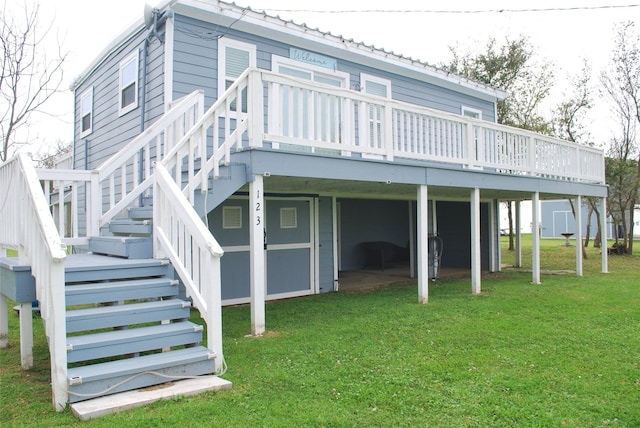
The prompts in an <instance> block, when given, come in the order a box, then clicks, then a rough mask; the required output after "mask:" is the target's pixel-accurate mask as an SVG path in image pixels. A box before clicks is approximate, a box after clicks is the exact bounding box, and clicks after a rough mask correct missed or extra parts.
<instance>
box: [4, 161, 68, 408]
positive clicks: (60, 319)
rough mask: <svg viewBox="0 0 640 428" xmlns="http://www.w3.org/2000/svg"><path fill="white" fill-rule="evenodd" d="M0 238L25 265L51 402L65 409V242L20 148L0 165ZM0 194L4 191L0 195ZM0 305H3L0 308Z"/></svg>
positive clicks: (66, 397) (30, 164) (34, 173)
mask: <svg viewBox="0 0 640 428" xmlns="http://www.w3.org/2000/svg"><path fill="white" fill-rule="evenodd" d="M0 180H1V181H2V182H3V183H5V184H6V185H5V186H3V188H2V189H0V195H1V196H0V216H1V218H2V222H0V223H2V226H1V227H0V243H1V244H2V246H5V247H10V248H14V249H16V250H17V251H18V257H19V259H20V262H21V263H24V264H28V265H30V266H31V274H32V275H33V276H34V277H35V279H36V280H35V285H36V297H37V299H38V301H39V303H40V314H41V316H42V319H43V320H44V325H45V333H46V335H47V338H48V343H49V352H50V355H51V383H52V388H53V404H54V406H55V407H56V409H57V410H58V411H61V410H63V409H64V408H65V406H66V403H67V401H68V393H67V387H66V383H67V351H66V335H67V333H66V324H65V295H64V284H65V274H64V262H65V259H66V257H67V255H66V250H65V249H66V247H65V246H64V245H63V244H62V240H61V238H60V235H59V234H58V230H57V228H56V225H55V221H54V219H53V216H52V215H51V211H50V210H49V203H48V202H47V200H46V198H45V195H44V191H43V189H42V186H41V184H40V181H39V180H38V174H37V173H36V170H35V167H34V165H33V161H32V160H31V158H30V157H29V156H28V155H27V154H24V153H18V154H17V155H16V156H15V157H14V158H12V160H10V161H8V162H6V163H4V164H2V165H0ZM3 193H4V194H3ZM3 309H6V308H3Z"/></svg>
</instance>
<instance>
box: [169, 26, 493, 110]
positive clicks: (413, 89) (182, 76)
mask: <svg viewBox="0 0 640 428" xmlns="http://www.w3.org/2000/svg"><path fill="white" fill-rule="evenodd" d="M175 22H176V31H175V52H174V93H173V96H174V98H179V97H181V96H183V95H186V94H188V93H190V92H192V91H193V90H195V89H202V88H204V89H205V96H206V102H207V105H211V104H212V103H213V102H214V100H215V99H216V97H217V57H218V49H217V40H218V37H220V36H221V37H226V38H230V39H234V40H238V41H241V42H245V43H250V44H253V45H255V46H256V55H257V65H258V67H259V68H263V69H267V70H271V62H272V57H273V55H277V56H282V57H288V56H289V48H291V47H297V48H301V47H300V46H290V45H288V44H285V43H282V42H280V41H277V40H270V39H266V38H264V37H260V36H256V35H254V34H248V33H244V32H241V31H237V30H234V29H233V28H231V29H228V28H223V29H221V28H218V27H217V26H216V25H214V24H209V23H206V22H203V21H199V20H196V19H193V18H188V17H184V16H176V18H175ZM315 53H318V54H320V55H327V53H325V52H315ZM336 59H337V69H338V70H339V71H342V72H346V73H348V74H349V75H350V80H351V82H350V87H351V88H354V87H357V86H358V85H359V84H360V73H366V74H369V75H373V76H377V77H380V78H384V79H388V80H390V81H391V88H392V98H393V99H395V100H398V101H404V102H408V103H412V104H415V105H418V106H424V107H430V108H434V109H438V110H442V111H446V112H449V113H455V114H460V112H461V106H463V105H464V106H466V107H472V108H475V109H478V110H481V111H482V117H483V119H485V120H489V121H495V112H494V105H493V103H492V102H489V101H485V100H481V99H478V98H474V97H471V96H469V95H466V94H462V93H459V92H456V91H453V90H450V89H446V88H442V87H438V86H436V85H433V84H429V83H425V82H421V81H417V80H415V79H411V78H408V77H405V76H401V75H397V74H392V73H389V72H383V71H380V70H376V69H374V68H371V67H366V66H362V65H360V64H357V63H354V62H352V61H347V60H344V59H342V58H336Z"/></svg>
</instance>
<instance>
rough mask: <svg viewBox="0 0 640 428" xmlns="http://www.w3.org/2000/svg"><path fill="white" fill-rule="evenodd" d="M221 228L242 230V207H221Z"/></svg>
mask: <svg viewBox="0 0 640 428" xmlns="http://www.w3.org/2000/svg"><path fill="white" fill-rule="evenodd" d="M222 228H223V229H242V207H241V206H231V207H222Z"/></svg>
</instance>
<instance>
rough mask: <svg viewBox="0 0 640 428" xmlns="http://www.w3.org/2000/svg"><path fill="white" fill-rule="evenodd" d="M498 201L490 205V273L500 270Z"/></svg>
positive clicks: (493, 201)
mask: <svg viewBox="0 0 640 428" xmlns="http://www.w3.org/2000/svg"><path fill="white" fill-rule="evenodd" d="M497 213H498V201H497V200H495V199H494V200H492V201H491V203H490V204H489V271H491V272H498V271H499V270H500V261H499V260H498V259H499V253H500V228H499V226H498V220H497V219H498V215H497Z"/></svg>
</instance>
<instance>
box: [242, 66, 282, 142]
mask: <svg viewBox="0 0 640 428" xmlns="http://www.w3.org/2000/svg"><path fill="white" fill-rule="evenodd" d="M248 79H249V80H248V84H247V86H248V93H249V95H248V101H249V108H248V109H247V110H248V111H249V112H250V114H249V116H248V117H249V120H250V121H251V122H250V123H249V128H248V130H247V132H248V134H249V146H250V147H262V136H263V135H264V89H263V86H262V73H260V72H257V71H256V72H252V73H250V74H249V76H248ZM276 99H279V98H274V100H276ZM274 100H273V101H274ZM269 115H271V112H269Z"/></svg>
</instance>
